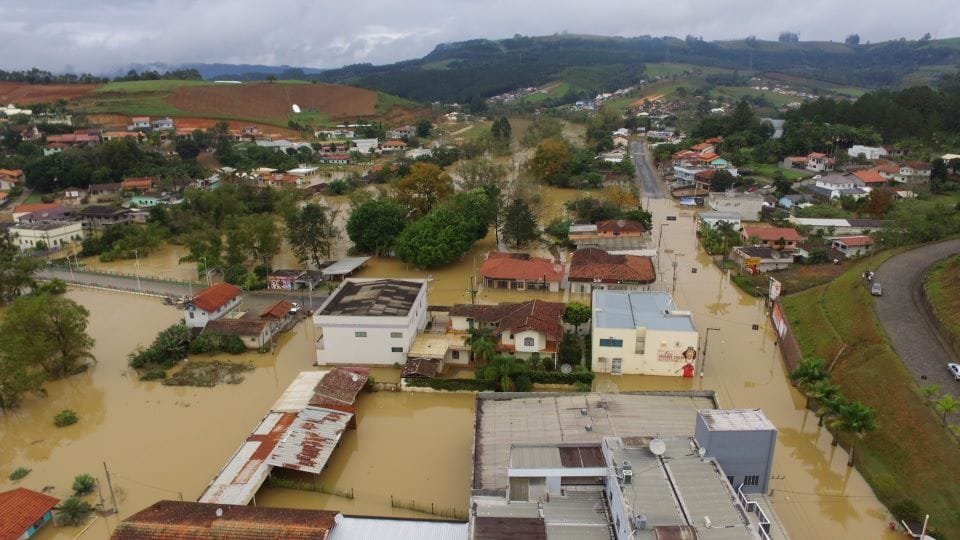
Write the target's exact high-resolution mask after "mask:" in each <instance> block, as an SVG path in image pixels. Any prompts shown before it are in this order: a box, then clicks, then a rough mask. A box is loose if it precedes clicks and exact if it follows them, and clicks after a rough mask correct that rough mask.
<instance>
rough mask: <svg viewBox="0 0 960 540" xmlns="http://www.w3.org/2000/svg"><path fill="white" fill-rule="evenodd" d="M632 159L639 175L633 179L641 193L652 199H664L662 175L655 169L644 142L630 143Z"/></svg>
mask: <svg viewBox="0 0 960 540" xmlns="http://www.w3.org/2000/svg"><path fill="white" fill-rule="evenodd" d="M630 159H632V160H633V165H634V167H636V169H637V175H636V176H635V177H634V178H633V179H634V181H635V182H637V187H639V188H640V193H641V195H642V196H643V197H647V198H650V199H662V198H663V182H662V181H661V180H660V175H658V174H657V173H655V172H654V171H653V165H652V164H651V163H650V159H649V156H648V155H647V150H646V148H644V145H643V143H642V142H639V141H634V142H631V143H630Z"/></svg>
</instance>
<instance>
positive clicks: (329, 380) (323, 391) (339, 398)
mask: <svg viewBox="0 0 960 540" xmlns="http://www.w3.org/2000/svg"><path fill="white" fill-rule="evenodd" d="M369 378H370V370H369V369H367V368H333V369H331V370H330V371H329V372H327V374H326V375H324V376H323V379H321V380H320V383H319V384H317V387H316V388H315V389H314V391H313V397H312V398H311V399H310V403H309V405H310V406H311V407H326V408H334V407H331V405H339V406H341V407H342V406H343V405H353V404H354V403H355V402H356V401H357V394H359V393H360V390H363V387H364V386H366V385H367V379H369Z"/></svg>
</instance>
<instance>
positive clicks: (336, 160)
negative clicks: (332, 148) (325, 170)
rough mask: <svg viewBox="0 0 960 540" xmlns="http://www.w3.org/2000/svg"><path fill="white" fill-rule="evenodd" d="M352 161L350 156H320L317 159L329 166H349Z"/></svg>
mask: <svg viewBox="0 0 960 540" xmlns="http://www.w3.org/2000/svg"><path fill="white" fill-rule="evenodd" d="M352 160H353V158H352V157H351V156H350V154H320V156H319V157H318V159H317V161H319V162H320V163H325V164H327V165H349V164H350V162H351V161H352Z"/></svg>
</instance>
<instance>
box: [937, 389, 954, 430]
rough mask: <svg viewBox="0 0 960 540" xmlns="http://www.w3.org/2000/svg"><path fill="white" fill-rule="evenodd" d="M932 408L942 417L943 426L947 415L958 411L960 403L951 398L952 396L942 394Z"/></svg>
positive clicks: (945, 423)
mask: <svg viewBox="0 0 960 540" xmlns="http://www.w3.org/2000/svg"><path fill="white" fill-rule="evenodd" d="M934 406H935V407H936V408H937V410H938V411H940V413H941V414H942V415H943V416H942V419H943V425H947V415H948V414H950V413H952V412H955V411H957V410H958V409H960V401H958V400H957V399H956V398H955V397H953V394H944V395H942V396H940V399H938V400H937V402H936V403H935V404H934Z"/></svg>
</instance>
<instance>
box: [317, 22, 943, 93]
mask: <svg viewBox="0 0 960 540" xmlns="http://www.w3.org/2000/svg"><path fill="white" fill-rule="evenodd" d="M791 36H792V38H791ZM795 38H796V36H795V35H787V36H786V39H783V41H762V40H757V39H754V38H748V39H745V40H738V41H714V42H708V41H703V40H700V39H697V38H694V37H687V38H686V39H677V38H670V37H665V38H652V37H647V36H644V37H636V38H616V37H595V36H577V35H554V36H544V37H523V36H515V37H513V38H510V39H503V40H497V41H492V40H485V39H483V40H473V41H464V42H459V43H452V44H443V45H439V46H437V47H436V48H435V49H434V50H433V51H432V52H431V53H430V54H428V55H426V56H425V57H423V58H421V59H418V60H408V61H404V62H398V63H395V64H388V65H382V66H374V65H371V64H356V65H351V66H346V67H343V68H340V69H333V70H328V71H325V72H323V73H320V74H318V75H314V76H311V77H310V78H312V79H316V80H321V81H327V82H337V83H343V84H350V85H354V86H361V87H367V88H374V89H377V90H382V91H385V92H388V93H391V94H396V95H400V96H403V97H406V98H410V99H415V100H419V101H447V102H450V101H459V102H465V101H468V100H469V99H470V98H471V97H473V96H476V95H479V96H484V97H486V96H491V95H495V94H498V93H501V92H505V91H509V90H513V89H515V88H518V87H525V86H539V85H542V84H545V83H548V82H551V81H556V80H564V81H568V82H571V86H572V87H574V88H575V89H577V90H579V91H580V92H582V93H589V92H591V91H599V90H610V89H614V88H617V87H622V86H627V85H629V84H631V83H633V82H635V81H637V80H639V79H640V78H642V76H643V66H644V65H645V64H647V63H654V62H665V61H669V62H679V63H686V64H695V65H700V66H712V67H723V68H731V69H738V70H750V69H753V70H758V71H776V72H780V73H786V74H788V75H795V76H800V77H805V78H813V79H819V80H823V81H826V82H831V83H835V84H840V85H854V86H863V87H880V86H896V85H900V84H902V83H903V82H905V81H908V82H928V81H929V80H930V79H931V78H936V77H937V76H938V75H939V74H940V73H942V72H945V71H956V70H957V69H958V68H960V39H949V40H930V39H923V40H918V41H907V40H898V41H887V42H881V43H874V44H863V45H861V44H853V40H851V42H850V44H846V43H839V42H802V41H797V40H796V39H795ZM924 79H925V80H924Z"/></svg>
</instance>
